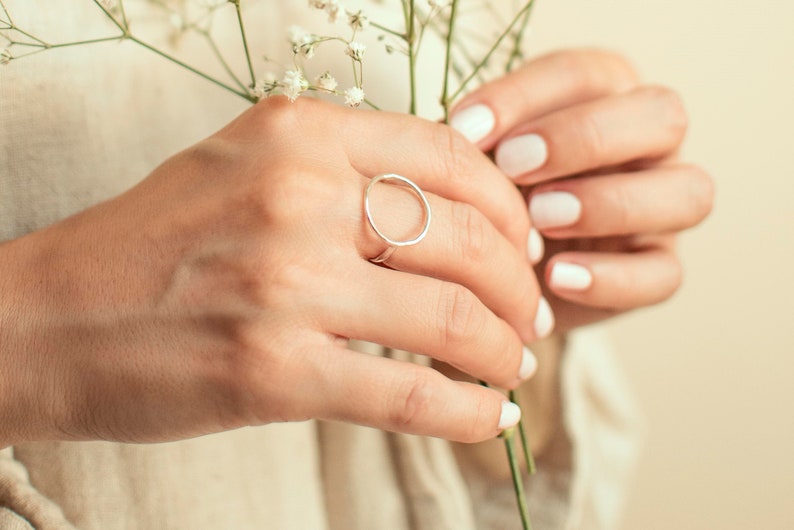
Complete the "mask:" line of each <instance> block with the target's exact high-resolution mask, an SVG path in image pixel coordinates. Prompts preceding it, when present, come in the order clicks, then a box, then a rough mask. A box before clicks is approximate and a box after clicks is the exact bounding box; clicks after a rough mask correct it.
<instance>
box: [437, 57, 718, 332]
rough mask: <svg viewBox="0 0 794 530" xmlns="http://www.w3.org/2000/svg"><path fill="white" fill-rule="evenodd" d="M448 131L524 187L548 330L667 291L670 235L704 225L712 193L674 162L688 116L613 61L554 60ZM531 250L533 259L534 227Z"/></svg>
mask: <svg viewBox="0 0 794 530" xmlns="http://www.w3.org/2000/svg"><path fill="white" fill-rule="evenodd" d="M451 123H452V125H453V127H455V128H457V129H458V130H459V131H461V132H462V133H463V134H464V135H465V136H466V137H467V138H469V139H470V140H471V141H473V142H476V143H477V145H478V146H479V147H480V148H481V149H482V150H483V151H492V152H493V154H494V158H495V161H496V164H497V165H498V166H499V167H500V168H501V169H502V170H503V171H504V172H505V173H506V174H507V175H508V176H510V177H512V178H513V179H514V180H515V182H516V183H517V184H520V185H522V186H524V190H525V195H527V198H528V204H529V212H530V217H531V220H532V224H533V225H534V227H535V229H536V230H538V231H540V232H541V233H542V234H543V235H544V236H545V237H546V238H547V243H546V249H545V254H546V256H547V260H546V261H545V262H543V263H541V265H540V266H541V270H540V272H539V273H538V274H539V276H543V277H544V278H545V282H544V283H545V285H544V289H547V290H548V291H550V292H551V296H550V297H549V299H550V301H551V303H552V307H553V309H554V312H555V315H556V317H557V329H558V330H561V331H565V330H567V329H571V328H573V327H576V326H580V325H583V324H588V323H590V322H594V321H597V320H600V319H603V318H606V317H609V316H612V315H615V314H617V313H620V312H623V311H628V310H631V309H634V308H638V307H642V306H647V305H650V304H655V303H658V302H660V301H662V300H664V299H666V298H667V297H669V296H671V295H672V294H673V293H674V292H675V291H676V290H677V289H678V287H679V285H680V282H681V266H680V264H679V261H678V259H677V257H676V253H675V235H676V234H677V233H678V232H680V231H681V230H683V229H686V228H689V227H692V226H694V225H696V224H698V223H699V222H700V221H701V220H703V218H704V217H705V216H706V215H707V214H708V213H709V211H710V209H711V204H712V200H713V195H714V190H713V184H712V181H711V178H710V177H709V176H708V175H707V174H706V173H705V172H704V171H703V170H702V169H700V168H698V167H696V166H693V165H691V164H684V163H680V162H678V161H677V160H676V153H677V151H678V148H679V147H680V145H681V142H682V140H683V138H684V134H685V132H686V128H687V115H686V112H685V111H684V108H683V105H682V104H681V100H680V99H679V98H678V96H677V95H676V94H675V93H674V92H672V91H671V90H669V89H667V88H664V87H658V86H647V85H642V84H640V83H639V81H638V78H637V75H636V73H635V72H634V70H633V69H632V68H631V66H630V65H629V64H628V63H627V62H626V61H625V60H624V59H622V58H621V57H619V56H617V55H614V54H611V53H606V52H601V51H595V50H577V51H566V52H558V53H554V54H551V55H547V56H544V57H541V58H539V59H536V60H534V61H531V62H529V63H527V64H526V65H524V66H523V67H522V68H521V69H519V70H517V71H516V72H514V73H512V74H510V75H507V76H505V77H503V78H501V79H499V80H497V81H495V82H493V83H490V84H488V85H485V86H483V87H482V88H480V89H479V90H477V91H476V92H474V93H472V94H471V95H470V96H468V97H467V98H466V99H465V100H464V101H462V102H461V103H460V105H458V107H457V109H456V111H455V112H454V113H453V116H452V121H451ZM530 253H531V255H532V256H533V258H534V260H535V261H539V260H540V259H541V256H543V254H544V252H543V239H542V238H540V237H539V236H538V235H537V232H535V231H534V229H533V232H532V235H531V237H530Z"/></svg>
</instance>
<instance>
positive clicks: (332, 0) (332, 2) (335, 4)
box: [325, 0, 344, 23]
mask: <svg viewBox="0 0 794 530" xmlns="http://www.w3.org/2000/svg"><path fill="white" fill-rule="evenodd" d="M325 12H326V13H328V22H331V23H333V22H336V19H337V18H339V13H344V8H343V7H342V4H340V3H339V1H338V0H327V1H326V3H325Z"/></svg>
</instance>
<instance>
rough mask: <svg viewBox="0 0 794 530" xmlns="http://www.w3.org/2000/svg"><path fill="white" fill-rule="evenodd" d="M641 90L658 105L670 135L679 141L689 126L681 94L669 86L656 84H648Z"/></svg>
mask: <svg viewBox="0 0 794 530" xmlns="http://www.w3.org/2000/svg"><path fill="white" fill-rule="evenodd" d="M642 90H643V93H644V94H645V95H647V96H648V97H650V98H651V99H652V100H653V101H654V102H655V103H656V104H657V105H658V106H659V109H660V112H661V114H662V116H663V117H664V121H665V123H666V125H667V128H668V130H669V132H670V135H671V137H672V138H673V139H674V140H675V141H680V140H681V139H682V138H683V137H684V135H685V134H686V131H687V129H688V127H689V116H688V115H687V111H686V106H685V105H684V100H683V98H682V97H681V95H680V94H679V93H678V92H676V91H675V90H673V89H671V88H668V87H664V86H657V85H649V86H646V87H643V89H642Z"/></svg>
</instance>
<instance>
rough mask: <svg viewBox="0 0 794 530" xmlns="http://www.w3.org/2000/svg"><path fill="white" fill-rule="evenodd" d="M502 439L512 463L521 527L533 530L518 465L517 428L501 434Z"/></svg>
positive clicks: (525, 529) (511, 472)
mask: <svg viewBox="0 0 794 530" xmlns="http://www.w3.org/2000/svg"><path fill="white" fill-rule="evenodd" d="M501 437H502V438H504V440H505V448H506V449H507V459H508V461H509V462H510V474H511V476H512V477H513V488H514V489H515V491H516V502H517V503H518V512H519V514H520V515H521V527H522V528H523V529H524V530H532V521H530V519H529V507H528V506H527V499H526V495H525V493H524V478H523V476H522V474H521V468H520V467H519V465H518V456H517V455H516V430H515V427H511V428H510V429H507V430H505V431H504V432H503V433H502V434H501Z"/></svg>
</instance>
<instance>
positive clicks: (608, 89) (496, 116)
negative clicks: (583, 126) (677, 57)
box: [450, 49, 637, 151]
mask: <svg viewBox="0 0 794 530" xmlns="http://www.w3.org/2000/svg"><path fill="white" fill-rule="evenodd" d="M636 85H637V75H636V73H635V72H634V69H633V68H632V67H631V65H630V64H629V63H628V62H627V61H626V60H625V59H624V58H622V57H621V56H619V55H617V54H614V53H611V52H607V51H602V50H596V49H579V50H566V51H562V52H554V53H550V54H548V55H544V56H541V57H539V58H537V59H534V60H532V61H530V62H528V63H526V64H524V65H523V66H522V67H521V68H519V69H517V70H515V71H514V72H512V73H510V74H508V75H506V76H504V77H501V78H499V79H497V80H495V81H493V82H491V83H487V84H485V85H483V86H482V87H480V88H479V89H478V90H476V91H474V92H472V93H471V94H469V95H468V96H466V97H465V98H464V99H463V100H462V101H461V102H460V103H459V104H458V105H456V108H455V109H454V111H453V112H452V119H451V120H450V124H451V125H452V127H453V128H455V129H457V130H458V131H460V132H461V133H462V134H463V135H464V136H466V138H468V139H469V141H471V142H474V143H476V144H477V145H478V146H479V147H480V148H481V149H483V150H486V151H487V150H490V149H492V148H493V147H494V145H495V144H496V142H497V141H498V140H499V139H501V138H502V137H503V136H504V135H505V134H506V133H507V132H508V131H510V130H511V129H513V128H514V127H516V126H517V125H519V124H521V123H524V122H526V121H529V120H533V119H536V118H539V117H541V116H544V115H546V114H548V113H550V112H554V111H556V110H560V109H563V108H567V107H570V106H571V105H576V104H579V103H583V102H585V101H590V100H593V99H596V98H599V97H603V96H606V95H611V94H618V93H621V92H625V91H628V90H630V89H632V88H633V87H635V86H636Z"/></svg>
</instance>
